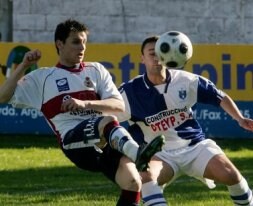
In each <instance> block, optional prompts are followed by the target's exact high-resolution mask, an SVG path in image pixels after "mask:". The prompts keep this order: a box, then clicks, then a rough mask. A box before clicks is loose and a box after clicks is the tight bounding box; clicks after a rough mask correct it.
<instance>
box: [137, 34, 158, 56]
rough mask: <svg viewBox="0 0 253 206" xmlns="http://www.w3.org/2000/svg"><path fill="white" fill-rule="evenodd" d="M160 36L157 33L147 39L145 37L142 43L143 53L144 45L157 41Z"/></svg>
mask: <svg viewBox="0 0 253 206" xmlns="http://www.w3.org/2000/svg"><path fill="white" fill-rule="evenodd" d="M158 38H159V36H157V35H155V36H149V37H147V38H146V39H144V41H143V42H142V44H141V53H142V54H143V51H144V47H145V46H146V44H148V43H152V42H156V41H157V40H158Z"/></svg>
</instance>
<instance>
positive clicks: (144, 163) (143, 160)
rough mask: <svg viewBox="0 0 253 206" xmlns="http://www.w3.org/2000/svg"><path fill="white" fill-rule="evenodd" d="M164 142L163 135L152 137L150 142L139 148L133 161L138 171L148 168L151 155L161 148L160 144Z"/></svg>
mask: <svg viewBox="0 0 253 206" xmlns="http://www.w3.org/2000/svg"><path fill="white" fill-rule="evenodd" d="M164 143H165V137H164V136H163V135H161V136H158V137H156V138H154V139H153V140H152V141H151V142H150V143H148V144H146V145H145V146H144V147H140V148H139V152H138V156H137V159H136V161H135V165H136V168H137V170H138V171H140V172H142V171H146V170H147V169H148V163H149V161H150V159H151V158H152V156H153V155H154V154H155V153H156V152H159V151H161V150H162V146H163V145H164Z"/></svg>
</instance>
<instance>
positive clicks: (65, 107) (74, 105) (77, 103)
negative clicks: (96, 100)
mask: <svg viewBox="0 0 253 206" xmlns="http://www.w3.org/2000/svg"><path fill="white" fill-rule="evenodd" d="M84 108H85V102H84V101H82V100H79V99H75V98H69V99H67V100H65V101H63V102H62V105H61V110H62V111H64V112H68V111H76V110H78V109H84Z"/></svg>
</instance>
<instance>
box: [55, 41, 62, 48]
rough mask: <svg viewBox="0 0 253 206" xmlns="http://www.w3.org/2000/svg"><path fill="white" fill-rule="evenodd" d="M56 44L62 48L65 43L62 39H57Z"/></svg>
mask: <svg viewBox="0 0 253 206" xmlns="http://www.w3.org/2000/svg"><path fill="white" fill-rule="evenodd" d="M55 45H56V47H57V48H58V49H59V50H61V48H62V46H63V43H62V41H61V40H56V42H55Z"/></svg>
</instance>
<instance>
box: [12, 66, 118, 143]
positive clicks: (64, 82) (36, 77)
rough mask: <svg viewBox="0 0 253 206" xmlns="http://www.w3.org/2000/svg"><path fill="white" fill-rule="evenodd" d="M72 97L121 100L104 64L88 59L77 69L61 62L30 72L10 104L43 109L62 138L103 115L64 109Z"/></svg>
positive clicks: (20, 83) (50, 123)
mask: <svg viewBox="0 0 253 206" xmlns="http://www.w3.org/2000/svg"><path fill="white" fill-rule="evenodd" d="M69 97H73V98H76V99H80V100H98V99H106V98H110V97H114V98H117V99H122V97H121V95H120V93H119V91H118V89H117V87H116V86H115V84H114V83H113V81H112V78H111V75H110V73H109V72H108V71H107V70H106V69H105V68H104V66H103V65H102V64H100V63H97V62H92V63H86V62H85V63H81V64H78V65H76V67H75V68H67V67H65V66H63V65H60V64H58V65H57V66H56V67H49V68H40V69H37V70H35V71H33V72H30V73H29V74H27V75H26V76H24V77H23V78H21V79H20V80H19V81H18V85H17V87H16V90H15V93H14V95H13V97H12V99H11V100H10V102H9V103H11V104H12V105H13V106H15V107H21V108H24V107H33V108H36V109H38V110H40V111H42V113H43V114H44V116H45V118H46V120H47V121H48V123H49V125H50V126H51V128H52V129H53V131H54V132H55V133H56V134H57V135H58V136H59V137H61V138H63V137H64V135H65V134H66V133H67V132H68V131H69V130H70V129H72V128H74V127H75V126H76V125H77V124H79V123H80V122H82V121H83V120H85V119H88V118H91V117H94V116H101V115H102V113H101V112H99V111H95V110H91V109H87V110H86V109H82V110H78V111H75V112H73V111H72V112H63V111H61V104H62V102H63V101H64V100H65V99H68V98H69Z"/></svg>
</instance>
